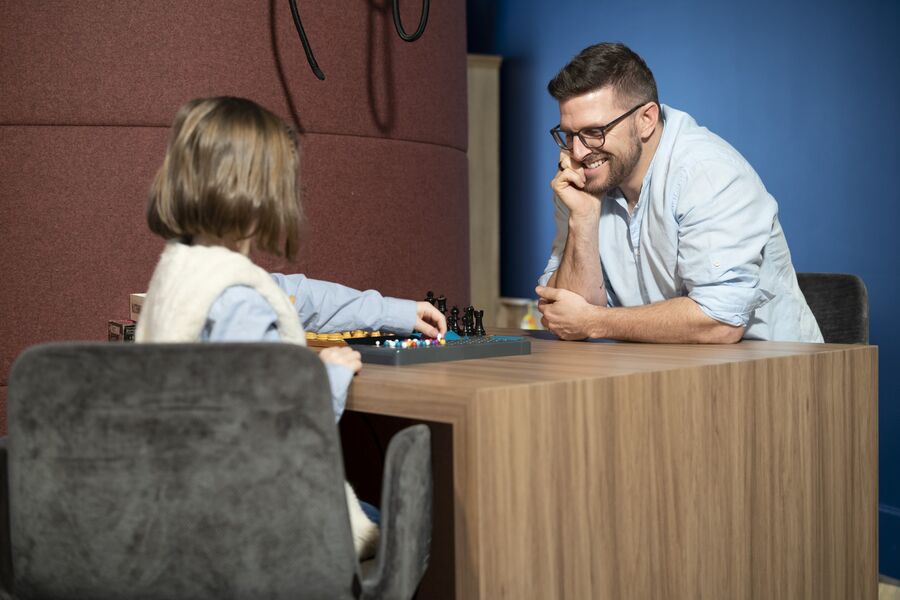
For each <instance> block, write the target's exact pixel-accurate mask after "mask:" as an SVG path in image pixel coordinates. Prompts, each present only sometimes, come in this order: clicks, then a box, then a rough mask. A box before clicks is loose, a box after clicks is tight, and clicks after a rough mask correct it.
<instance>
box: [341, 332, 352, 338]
mask: <svg viewBox="0 0 900 600" xmlns="http://www.w3.org/2000/svg"><path fill="white" fill-rule="evenodd" d="M352 336H353V334H352V333H350V332H349V331H342V332H341V338H348V337H352Z"/></svg>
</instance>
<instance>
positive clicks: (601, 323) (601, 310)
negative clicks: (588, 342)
mask: <svg viewBox="0 0 900 600" xmlns="http://www.w3.org/2000/svg"><path fill="white" fill-rule="evenodd" d="M593 309H594V310H593V314H592V315H591V318H590V321H589V324H588V337H591V338H605V337H609V331H608V328H607V321H606V316H607V310H608V309H607V308H606V307H605V306H594V307H593Z"/></svg>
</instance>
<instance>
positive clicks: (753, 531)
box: [348, 331, 878, 600]
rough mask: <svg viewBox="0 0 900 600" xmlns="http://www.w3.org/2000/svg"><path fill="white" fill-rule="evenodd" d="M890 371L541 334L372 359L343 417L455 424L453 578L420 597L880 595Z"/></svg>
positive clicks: (864, 350) (844, 352)
mask: <svg viewBox="0 0 900 600" xmlns="http://www.w3.org/2000/svg"><path fill="white" fill-rule="evenodd" d="M492 333H494V332H492ZM497 333H511V332H510V331H498V332H497ZM522 333H524V332H522ZM526 335H533V336H543V337H547V336H546V334H544V333H543V332H535V333H532V334H526ZM876 370H877V349H876V348H875V347H872V346H849V345H826V344H794V343H775V342H741V343H739V344H735V345H730V346H687V345H651V344H624V343H589V342H560V341H558V340H551V339H542V338H541V337H534V338H532V354H531V355H530V356H516V357H508V358H493V359H482V360H470V361H457V362H448V363H435V364H426V365H416V366H410V367H379V366H374V365H365V367H364V369H363V371H362V373H361V374H360V375H359V376H358V377H357V379H356V381H355V383H354V384H353V386H352V388H351V393H350V398H349V402H348V408H349V409H350V410H353V411H360V412H364V413H374V414H378V415H393V416H397V417H404V418H407V419H414V420H421V421H425V422H433V423H445V424H449V425H450V429H451V430H452V435H451V437H452V443H451V444H450V445H451V446H452V450H449V451H450V452H452V460H449V461H448V460H443V459H445V458H446V457H442V460H440V461H435V464H436V465H441V466H440V468H437V466H436V469H437V471H436V473H435V477H436V479H440V478H446V480H447V481H450V482H452V490H453V493H452V495H453V497H452V499H447V501H446V502H445V503H443V504H441V505H442V506H452V511H453V512H452V515H447V514H437V512H436V514H435V520H436V524H435V538H434V544H435V545H452V546H453V556H454V561H453V563H454V564H453V565H452V568H454V570H455V572H454V573H452V574H448V573H446V572H442V570H443V571H446V568H447V566H448V565H445V564H435V563H434V562H432V564H431V566H430V567H429V573H428V574H426V581H424V582H423V590H427V595H426V596H425V597H428V598H434V597H456V598H465V599H471V598H485V599H500V598H516V599H520V598H540V599H545V598H577V599H580V598H614V599H632V598H635V599H643V598H647V599H650V598H653V599H659V598H673V599H680V598H686V599H687V598H691V599H695V598H709V599H722V598H728V599H747V600H750V599H762V598H765V599H767V600H768V599H775V598H786V599H787V598H790V599H795V598H809V599H816V600H819V599H835V600H837V599H842V600H843V599H845V598H868V599H873V600H874V599H875V598H877V594H878V575H877V371H876ZM443 451H444V452H446V451H448V450H443ZM440 470H445V471H446V470H451V471H452V472H449V473H441V472H438V471H440ZM450 487H451V486H450V485H448V486H447V487H446V489H450ZM442 489H445V488H442ZM448 519H449V520H450V521H452V527H451V528H450V530H451V531H453V535H452V537H451V536H449V535H445V534H442V533H440V532H441V531H444V530H446V529H447V528H442V527H441V522H442V520H448ZM448 538H449V539H448ZM448 562H449V561H448ZM429 581H441V582H448V581H449V582H451V585H445V584H442V585H440V586H430V585H429Z"/></svg>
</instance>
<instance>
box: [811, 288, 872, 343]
mask: <svg viewBox="0 0 900 600" xmlns="http://www.w3.org/2000/svg"><path fill="white" fill-rule="evenodd" d="M797 282H798V283H799V284H800V289H801V290H802V291H803V295H804V296H805V297H806V302H807V304H809V308H810V309H811V310H812V313H813V315H815V317H816V321H818V323H819V329H820V330H821V331H822V337H823V338H825V341H826V342H828V343H833V344H868V343H869V296H868V293H867V292H866V285H865V284H864V283H863V280H862V279H860V278H859V277H857V276H856V275H850V274H845V273H797Z"/></svg>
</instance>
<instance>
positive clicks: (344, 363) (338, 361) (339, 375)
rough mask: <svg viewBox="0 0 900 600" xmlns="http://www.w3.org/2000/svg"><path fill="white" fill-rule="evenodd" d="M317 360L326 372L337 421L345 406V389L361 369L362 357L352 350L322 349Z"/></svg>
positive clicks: (345, 348)
mask: <svg viewBox="0 0 900 600" xmlns="http://www.w3.org/2000/svg"><path fill="white" fill-rule="evenodd" d="M319 358H320V359H321V360H322V362H323V363H325V370H326V371H327V372H328V383H329V385H330V386H331V405H332V407H333V408H334V420H335V421H339V420H340V418H341V415H342V414H343V413H344V406H345V405H346V404H347V389H348V388H349V387H350V382H351V381H352V380H353V375H355V374H356V373H359V370H360V369H362V357H361V356H360V354H359V352H357V351H356V350H353V349H352V348H347V347H344V348H336V347H335V348H324V349H323V350H322V351H321V352H319Z"/></svg>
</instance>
